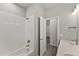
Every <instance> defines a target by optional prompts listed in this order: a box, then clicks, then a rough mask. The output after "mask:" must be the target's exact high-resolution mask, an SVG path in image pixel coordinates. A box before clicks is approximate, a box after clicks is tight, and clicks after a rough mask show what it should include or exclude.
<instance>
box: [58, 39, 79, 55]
mask: <svg viewBox="0 0 79 59" xmlns="http://www.w3.org/2000/svg"><path fill="white" fill-rule="evenodd" d="M57 56H79V44H78V45H76V44H75V41H74V42H73V41H69V40H60V45H59V48H58V52H57Z"/></svg>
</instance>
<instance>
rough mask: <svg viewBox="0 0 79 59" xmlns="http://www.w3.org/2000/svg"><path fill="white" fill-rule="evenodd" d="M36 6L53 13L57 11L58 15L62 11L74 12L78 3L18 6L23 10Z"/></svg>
mask: <svg viewBox="0 0 79 59" xmlns="http://www.w3.org/2000/svg"><path fill="white" fill-rule="evenodd" d="M34 4H39V5H40V6H42V7H43V8H44V9H45V10H49V11H51V10H53V11H57V12H58V13H60V11H61V12H62V11H63V12H73V10H74V8H75V7H76V5H77V3H17V5H19V6H21V7H23V8H28V7H30V6H32V5H34ZM59 10H60V11H59Z"/></svg>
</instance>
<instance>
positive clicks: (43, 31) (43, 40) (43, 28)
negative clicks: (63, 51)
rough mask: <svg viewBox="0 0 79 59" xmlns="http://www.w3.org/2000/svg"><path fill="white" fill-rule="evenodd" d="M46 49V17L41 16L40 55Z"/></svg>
mask: <svg viewBox="0 0 79 59" xmlns="http://www.w3.org/2000/svg"><path fill="white" fill-rule="evenodd" d="M45 51H46V19H44V18H43V17H40V55H41V56H42V55H43V54H44V52H45Z"/></svg>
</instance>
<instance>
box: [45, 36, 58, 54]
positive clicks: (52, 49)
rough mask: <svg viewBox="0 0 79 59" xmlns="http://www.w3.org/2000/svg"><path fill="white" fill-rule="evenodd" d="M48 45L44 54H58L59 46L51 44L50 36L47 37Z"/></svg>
mask: <svg viewBox="0 0 79 59" xmlns="http://www.w3.org/2000/svg"><path fill="white" fill-rule="evenodd" d="M46 43H47V45H46V46H47V47H46V52H45V53H44V56H56V53H57V47H55V46H52V45H50V38H48V37H47V39H46Z"/></svg>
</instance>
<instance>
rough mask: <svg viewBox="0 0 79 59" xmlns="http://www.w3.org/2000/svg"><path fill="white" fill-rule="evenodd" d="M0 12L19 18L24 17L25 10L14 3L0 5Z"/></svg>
mask: <svg viewBox="0 0 79 59" xmlns="http://www.w3.org/2000/svg"><path fill="white" fill-rule="evenodd" d="M0 11H6V12H9V13H12V14H16V15H19V16H25V9H24V8H22V7H19V6H18V5H16V4H14V3H0Z"/></svg>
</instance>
